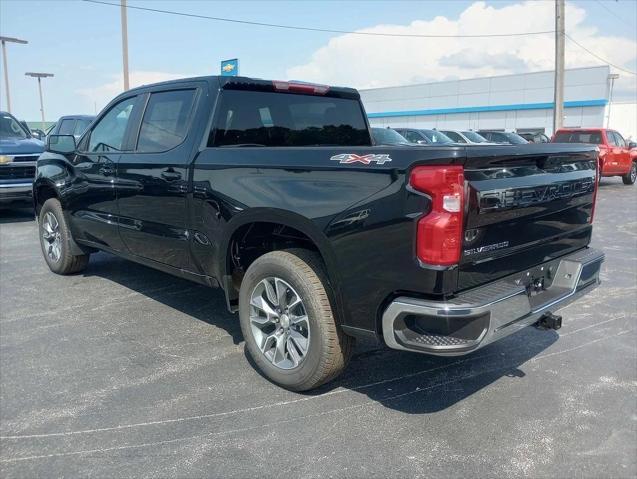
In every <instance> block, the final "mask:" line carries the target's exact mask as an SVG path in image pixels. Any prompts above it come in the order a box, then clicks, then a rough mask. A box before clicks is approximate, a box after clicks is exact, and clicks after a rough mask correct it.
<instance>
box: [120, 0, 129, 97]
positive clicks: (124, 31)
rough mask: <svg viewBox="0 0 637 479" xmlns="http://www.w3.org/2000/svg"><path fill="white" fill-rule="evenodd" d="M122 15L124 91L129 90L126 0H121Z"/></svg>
mask: <svg viewBox="0 0 637 479" xmlns="http://www.w3.org/2000/svg"><path fill="white" fill-rule="evenodd" d="M121 17H122V62H123V63H124V91H126V90H128V88H129V83H128V18H127V16H126V0H121Z"/></svg>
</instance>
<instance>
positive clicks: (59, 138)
mask: <svg viewBox="0 0 637 479" xmlns="http://www.w3.org/2000/svg"><path fill="white" fill-rule="evenodd" d="M76 148H77V146H76V145H75V137H74V136H73V135H49V136H48V138H47V141H46V149H47V151H51V152H53V153H60V154H62V155H66V154H67V153H73V152H74V151H75V149H76Z"/></svg>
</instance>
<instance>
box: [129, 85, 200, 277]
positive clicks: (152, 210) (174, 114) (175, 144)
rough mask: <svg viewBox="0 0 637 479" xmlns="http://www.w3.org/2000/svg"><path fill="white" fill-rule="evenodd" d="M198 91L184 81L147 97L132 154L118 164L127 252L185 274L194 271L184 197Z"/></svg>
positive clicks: (154, 91)
mask: <svg viewBox="0 0 637 479" xmlns="http://www.w3.org/2000/svg"><path fill="white" fill-rule="evenodd" d="M198 92H199V90H198V89H197V87H196V85H193V84H189V83H185V84H183V85H177V86H174V85H171V89H170V90H157V89H155V90H151V91H150V92H149V93H147V94H146V95H145V100H146V107H145V110H144V113H143V117H142V119H141V124H140V126H139V136H138V138H137V141H136V145H135V148H134V151H131V152H130V153H125V154H122V155H121V157H120V160H119V163H118V165H117V185H118V186H117V195H118V207H119V214H120V235H121V237H122V240H123V242H124V244H125V245H126V247H127V249H128V251H129V252H130V253H132V254H134V255H138V256H142V257H144V258H147V259H151V260H153V261H157V262H159V263H162V264H165V265H169V266H173V267H175V268H180V269H185V270H192V269H193V268H192V265H191V262H190V249H189V233H188V225H187V223H188V222H187V218H188V214H187V213H188V210H187V193H188V166H189V164H190V159H191V158H192V155H193V151H194V150H195V149H196V146H197V145H195V140H196V137H197V135H196V134H194V133H193V134H190V135H189V129H190V124H191V123H192V120H193V116H194V113H195V110H196V103H197V98H198V97H199V96H200V95H199V94H198Z"/></svg>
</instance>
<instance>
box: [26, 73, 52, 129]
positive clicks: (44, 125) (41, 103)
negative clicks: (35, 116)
mask: <svg viewBox="0 0 637 479" xmlns="http://www.w3.org/2000/svg"><path fill="white" fill-rule="evenodd" d="M25 75H26V76H28V77H33V78H37V79H38V91H39V92H40V113H42V131H44V130H46V124H45V121H44V101H43V100H42V78H47V77H52V76H53V73H34V72H26V73H25Z"/></svg>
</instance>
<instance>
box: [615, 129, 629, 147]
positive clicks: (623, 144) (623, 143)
mask: <svg viewBox="0 0 637 479" xmlns="http://www.w3.org/2000/svg"><path fill="white" fill-rule="evenodd" d="M613 134H614V135H615V141H616V143H617V146H621V147H622V148H626V141H625V140H624V137H623V136H621V135H620V134H619V133H617V132H616V131H614V132H613Z"/></svg>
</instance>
